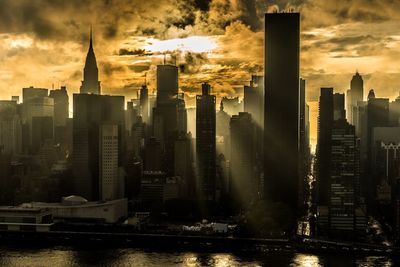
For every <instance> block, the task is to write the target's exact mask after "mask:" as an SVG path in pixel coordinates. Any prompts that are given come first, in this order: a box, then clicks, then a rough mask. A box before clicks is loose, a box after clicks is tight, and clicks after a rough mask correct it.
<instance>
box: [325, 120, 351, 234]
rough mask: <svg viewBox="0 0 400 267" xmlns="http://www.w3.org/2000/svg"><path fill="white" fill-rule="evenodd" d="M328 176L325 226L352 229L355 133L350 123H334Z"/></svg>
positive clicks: (334, 229)
mask: <svg viewBox="0 0 400 267" xmlns="http://www.w3.org/2000/svg"><path fill="white" fill-rule="evenodd" d="M331 143H332V147H331V167H330V177H329V187H330V191H329V192H328V194H329V228H330V231H331V232H335V231H338V232H339V233H345V232H353V231H354V228H355V207H356V198H355V190H354V189H355V181H356V176H357V175H356V173H355V171H356V169H357V168H356V164H357V163H356V158H357V156H356V136H355V129H354V126H353V125H350V124H348V123H347V122H346V120H344V119H341V120H337V121H335V122H334V125H333V128H332V135H331Z"/></svg>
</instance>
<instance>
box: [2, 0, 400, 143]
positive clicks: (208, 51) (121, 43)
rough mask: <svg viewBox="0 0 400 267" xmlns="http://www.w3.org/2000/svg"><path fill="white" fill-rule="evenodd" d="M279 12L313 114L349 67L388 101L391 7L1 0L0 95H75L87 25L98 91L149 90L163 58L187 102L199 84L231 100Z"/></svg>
mask: <svg viewBox="0 0 400 267" xmlns="http://www.w3.org/2000/svg"><path fill="white" fill-rule="evenodd" d="M279 10H294V11H300V12H301V20H302V24H301V25H302V26H301V27H302V35H301V38H302V39H301V43H302V49H301V51H302V53H301V76H302V77H304V78H305V79H306V80H307V99H308V101H310V103H311V104H310V106H311V110H312V112H311V113H312V114H313V115H315V114H316V110H314V109H316V108H317V105H315V103H316V102H315V101H317V100H318V97H319V88H320V87H322V86H331V87H334V88H335V90H336V91H338V92H344V91H345V90H347V89H348V87H349V81H350V79H351V76H352V75H353V73H354V72H355V71H356V70H357V69H358V70H359V71H360V72H361V74H363V77H364V82H365V91H366V92H367V91H368V89H369V88H374V89H375V91H376V93H377V95H378V96H382V97H391V98H394V97H395V96H397V95H398V90H399V87H398V85H399V84H400V64H398V62H399V61H400V34H399V31H398V29H399V26H400V1H393V0H353V1H348V0H337V1H325V0H162V1H160V0H146V1H142V0H92V1H90V0H68V1H64V0H35V1H31V0H2V1H0V97H1V98H9V97H10V96H11V95H19V94H20V93H21V88H22V87H25V86H29V85H33V86H37V87H47V88H51V87H52V86H53V85H54V86H56V87H58V86H59V85H61V84H66V85H67V87H68V89H69V92H70V93H74V92H77V91H78V89H79V86H80V81H81V79H82V68H83V64H84V60H85V56H86V52H87V48H88V37H89V36H88V35H89V29H90V26H93V31H94V46H95V52H96V56H97V60H98V65H99V71H100V80H101V81H102V87H103V92H105V93H109V94H124V95H126V96H127V98H130V97H135V96H136V91H137V89H138V88H139V87H140V86H141V85H142V84H143V82H144V79H145V76H147V81H148V83H149V87H150V90H151V91H152V90H154V89H155V70H156V65H157V64H161V63H162V62H163V61H164V60H165V61H166V62H169V63H176V64H177V66H179V69H180V89H181V90H182V92H185V93H186V97H187V99H193V96H194V95H195V94H196V93H198V92H199V90H200V84H201V83H202V82H204V81H208V82H210V83H211V84H212V86H213V92H214V93H216V94H218V97H221V96H226V95H231V96H233V95H239V96H241V95H242V94H243V85H245V84H247V83H248V81H249V80H250V77H251V74H262V73H263V61H264V57H263V51H264V50H263V44H264V42H263V41H264V40H263V38H264V34H263V28H264V23H263V18H264V13H265V12H267V11H270V12H272V11H279ZM192 102H193V101H189V103H188V105H191V104H193V103H192ZM312 121H313V123H314V124H315V116H314V117H313V118H312ZM314 124H313V125H314ZM315 132H316V130H315V127H314V128H313V132H312V134H313V136H314V137H315Z"/></svg>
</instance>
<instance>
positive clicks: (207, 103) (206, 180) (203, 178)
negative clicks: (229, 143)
mask: <svg viewBox="0 0 400 267" xmlns="http://www.w3.org/2000/svg"><path fill="white" fill-rule="evenodd" d="M201 87H202V94H201V95H197V96H196V156H197V157H196V163H197V164H196V165H197V166H196V167H197V175H198V179H196V180H197V181H199V185H198V190H199V194H200V197H201V198H202V199H204V200H215V175H216V141H215V134H216V125H215V122H216V119H215V117H216V114H215V101H216V99H215V95H211V94H210V90H211V86H210V85H209V84H208V83H203V84H202V85H201Z"/></svg>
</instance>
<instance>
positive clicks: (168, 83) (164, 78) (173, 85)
mask: <svg viewBox="0 0 400 267" xmlns="http://www.w3.org/2000/svg"><path fill="white" fill-rule="evenodd" d="M177 94H178V67H177V66H174V65H157V105H158V104H159V103H161V102H165V101H168V100H170V99H171V98H173V97H175V96H176V95H177Z"/></svg>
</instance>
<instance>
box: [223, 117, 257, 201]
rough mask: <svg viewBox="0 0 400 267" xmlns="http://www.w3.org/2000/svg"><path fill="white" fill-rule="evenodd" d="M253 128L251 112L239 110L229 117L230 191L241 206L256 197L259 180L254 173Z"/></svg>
mask: <svg viewBox="0 0 400 267" xmlns="http://www.w3.org/2000/svg"><path fill="white" fill-rule="evenodd" d="M254 128H255V127H254V122H253V120H252V117H251V114H249V113H247V112H239V115H233V116H232V118H231V122H230V131H231V156H230V164H231V168H230V172H231V173H230V179H229V181H230V191H231V192H232V197H233V198H234V199H235V200H237V201H238V203H239V205H241V206H247V205H248V204H249V203H250V202H251V200H253V199H256V198H257V190H258V185H259V181H258V180H257V179H256V177H255V175H254V165H255V163H254V161H255V143H254V135H255V132H254Z"/></svg>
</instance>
